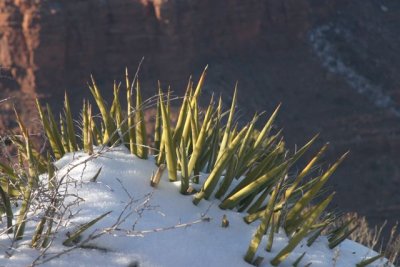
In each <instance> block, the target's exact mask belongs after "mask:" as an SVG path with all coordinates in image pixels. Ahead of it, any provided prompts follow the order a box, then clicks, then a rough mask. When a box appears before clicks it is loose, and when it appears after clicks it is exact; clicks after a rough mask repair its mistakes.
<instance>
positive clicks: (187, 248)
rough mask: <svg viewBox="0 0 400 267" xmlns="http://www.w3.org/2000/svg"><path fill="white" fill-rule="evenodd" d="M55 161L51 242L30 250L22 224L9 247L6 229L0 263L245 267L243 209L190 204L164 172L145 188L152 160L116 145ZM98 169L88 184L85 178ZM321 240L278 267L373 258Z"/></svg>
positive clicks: (248, 234)
mask: <svg viewBox="0 0 400 267" xmlns="http://www.w3.org/2000/svg"><path fill="white" fill-rule="evenodd" d="M56 166H57V168H58V169H59V171H58V174H57V176H58V177H59V178H60V177H64V178H62V179H64V181H65V185H64V188H63V189H64V190H65V193H66V198H65V203H66V204H68V203H69V204H71V206H70V207H69V209H68V212H67V213H66V214H65V216H64V218H63V220H59V221H61V222H62V223H60V224H59V225H58V228H57V229H58V230H57V233H56V235H55V238H54V240H53V243H52V245H51V246H50V248H49V249H48V250H46V251H45V253H43V250H42V251H40V250H36V249H32V248H30V247H29V244H30V239H28V237H29V236H32V233H33V232H34V227H35V222H34V221H32V222H28V223H27V226H26V234H25V236H26V239H24V240H22V241H19V242H18V244H14V246H13V247H14V249H9V247H10V245H11V243H12V234H11V235H10V236H8V235H7V234H2V235H1V236H0V252H1V255H0V266H28V265H32V263H34V264H33V265H35V264H38V265H40V266H124V267H128V266H131V267H133V266H141V267H145V266H174V267H176V266H178V267H179V266H210V267H211V266H238V267H239V266H251V265H249V264H248V263H246V262H245V261H244V260H243V257H244V254H245V252H246V250H247V248H248V245H249V242H250V240H251V239H252V236H253V233H254V232H255V230H256V228H257V224H258V223H257V222H256V223H253V224H252V225H247V224H246V223H245V222H244V221H243V216H244V215H243V214H241V213H238V212H235V211H229V210H224V211H223V210H221V209H219V208H218V200H216V199H212V200H209V201H207V200H203V201H201V202H200V203H199V205H198V206H195V205H193V204H192V201H191V196H184V195H181V194H179V186H180V182H174V183H171V182H169V181H168V177H167V172H166V171H165V172H164V174H163V177H162V178H161V182H160V183H159V185H158V186H157V187H156V188H153V187H151V186H150V177H151V175H152V173H153V172H155V171H156V169H157V167H156V166H155V164H154V161H152V160H141V159H139V158H137V157H135V156H133V155H131V154H130V153H129V151H128V150H127V149H125V147H118V148H113V149H110V150H108V151H104V153H100V154H99V156H97V157H90V156H88V155H87V154H84V153H83V152H77V153H70V154H67V155H65V156H64V157H63V158H62V159H60V160H59V161H58V162H56ZM100 168H101V171H100V174H99V176H98V177H97V179H96V181H91V180H93V177H95V175H96V173H98V171H99V169H100ZM41 178H42V179H43V180H45V179H47V178H46V177H45V176H42V177H41ZM60 179H61V178H60ZM106 212H111V213H110V214H108V215H107V216H105V217H104V218H103V219H101V220H100V221H99V222H97V223H96V224H95V225H93V226H91V227H90V228H89V229H88V230H87V231H85V232H84V233H83V234H82V237H81V239H80V241H82V240H83V241H85V240H87V242H85V243H84V248H76V247H74V246H72V247H67V246H64V245H62V243H63V241H64V240H66V238H67V235H68V234H69V233H72V232H73V231H74V229H77V227H79V225H82V224H84V223H87V222H89V221H90V220H93V219H95V218H97V217H99V216H100V215H102V214H105V213H106ZM224 215H226V217H227V219H228V220H229V227H226V228H223V227H222V226H221V222H222V218H223V216H224ZM36 222H37V221H36ZM2 223H4V221H3V222H2ZM93 237H97V238H94V239H93ZM286 244H287V237H286V236H285V234H284V233H279V234H278V235H277V236H276V238H275V239H274V245H273V248H272V251H271V252H266V251H265V249H264V248H265V246H266V242H265V240H264V241H263V243H262V244H261V245H260V248H259V250H258V253H257V255H258V256H261V257H264V261H263V262H262V264H261V266H270V263H269V261H270V260H271V259H272V258H273V257H274V256H275V255H276V253H277V252H279V250H280V249H282V248H283V247H284V246H285V245H286ZM327 244H328V242H327V240H326V238H325V237H320V238H319V239H317V240H316V241H315V242H314V244H313V245H312V246H311V247H307V245H306V244H305V242H303V243H301V244H299V246H298V247H297V248H296V249H295V251H294V252H293V253H291V254H290V256H289V257H288V258H287V259H286V260H285V261H284V262H283V263H282V264H281V265H280V266H292V264H293V262H294V261H295V260H296V259H297V258H298V257H299V256H300V255H302V254H303V252H305V253H306V254H305V256H304V258H303V259H302V260H301V263H300V264H299V266H305V265H307V264H309V263H312V265H311V266H313V267H328V266H329V267H331V266H337V267H339V266H340V267H348V266H355V264H356V263H358V262H359V261H361V260H363V259H366V258H369V257H372V256H375V255H377V253H376V252H374V251H371V250H370V249H368V248H366V247H364V246H362V245H360V244H357V243H355V242H353V241H350V240H346V241H344V242H342V243H341V244H340V245H339V246H338V247H336V248H335V249H333V250H331V249H329V248H328V245H327ZM67 250H68V251H67ZM10 255H11V256H10ZM385 261H386V260H380V261H376V262H375V263H374V264H371V265H370V266H382V265H383V264H384V262H385Z"/></svg>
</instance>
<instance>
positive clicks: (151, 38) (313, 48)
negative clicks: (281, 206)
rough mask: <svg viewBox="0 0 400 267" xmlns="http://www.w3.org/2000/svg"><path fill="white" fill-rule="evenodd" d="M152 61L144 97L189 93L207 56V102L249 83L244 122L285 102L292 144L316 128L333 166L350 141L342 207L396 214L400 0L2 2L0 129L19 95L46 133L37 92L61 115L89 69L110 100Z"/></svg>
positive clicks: (282, 123)
mask: <svg viewBox="0 0 400 267" xmlns="http://www.w3.org/2000/svg"><path fill="white" fill-rule="evenodd" d="M142 57H144V61H143V64H142V66H141V70H140V73H139V77H140V80H141V81H142V84H143V86H142V87H143V91H144V93H145V95H146V96H147V97H150V96H152V95H154V94H155V93H156V88H157V81H158V80H159V81H160V82H161V85H162V86H163V88H164V89H165V88H167V86H168V85H170V86H171V89H172V90H173V91H174V93H175V94H176V95H182V94H183V92H184V91H185V87H186V83H187V80H188V78H189V76H190V75H191V74H193V77H194V79H195V80H197V79H198V77H199V74H200V73H201V71H202V70H203V68H204V67H205V66H206V65H207V64H208V66H209V70H208V76H207V80H206V84H205V91H204V92H203V98H204V99H205V101H208V98H209V96H210V95H211V94H212V93H213V92H214V93H216V94H217V95H219V94H221V95H222V97H223V99H224V100H225V101H226V102H225V104H226V106H228V105H229V104H230V100H231V97H232V94H233V88H234V84H235V82H236V81H239V103H238V109H239V112H240V115H241V116H240V118H239V120H247V119H248V118H249V117H251V116H252V114H253V113H254V112H256V111H258V112H260V111H266V112H267V113H268V114H270V113H271V112H272V110H273V109H274V108H275V107H276V106H277V105H278V104H279V103H280V102H282V103H283V106H282V109H281V112H280V115H279V119H278V122H277V127H278V128H283V130H284V136H285V139H286V141H287V144H288V147H289V148H290V149H291V150H294V149H295V145H296V144H297V145H302V144H304V143H305V142H306V141H307V140H309V139H310V138H311V137H312V136H313V135H314V134H316V133H320V136H321V137H320V139H319V142H320V144H322V143H325V142H327V141H330V143H331V146H330V152H329V154H328V157H327V159H326V161H327V162H333V161H334V160H335V159H336V158H337V157H339V156H340V155H341V154H342V153H344V152H345V151H347V150H350V151H351V154H350V157H349V158H348V159H347V160H346V162H345V163H344V164H343V165H342V166H341V167H340V168H339V170H338V171H337V172H336V174H335V175H334V176H333V177H332V179H331V187H332V188H333V189H334V190H335V191H337V195H336V198H335V205H336V206H337V210H340V211H355V212H357V213H359V214H360V215H364V216H366V217H367V220H368V222H369V223H370V225H372V226H373V225H375V224H382V223H383V222H384V221H385V220H388V222H389V223H388V224H389V225H394V223H395V222H396V221H397V220H399V219H400V193H399V192H400V79H399V73H400V1H396V0H359V1H350V0H263V1H262V0H246V1H243V0H225V1H222V0H153V1H150V0H51V1H50V0H49V1H46V0H1V1H0V97H1V98H0V99H4V98H7V97H12V99H10V100H9V101H6V102H3V103H2V104H1V105H0V132H1V133H2V134H5V133H7V132H8V131H10V130H12V129H14V128H15V127H16V122H15V120H14V115H13V114H14V113H13V105H14V104H15V106H16V108H17V110H18V111H19V112H21V113H22V115H23V119H24V120H25V121H26V123H28V124H29V125H30V127H31V131H32V132H35V131H36V130H38V129H39V128H38V126H37V122H36V120H35V118H36V111H35V107H34V101H33V99H34V98H36V97H38V98H40V99H41V102H42V103H44V102H50V105H51V107H52V108H53V109H54V110H55V111H60V110H61V103H62V98H63V95H64V92H65V91H66V92H68V94H69V96H70V97H71V102H72V104H73V105H75V106H76V107H77V108H76V109H77V110H78V109H79V108H80V107H81V103H82V98H83V97H89V90H88V88H87V81H88V80H89V79H90V74H93V75H94V76H95V78H96V80H97V83H98V84H99V85H100V87H101V88H102V90H103V91H104V92H105V94H106V95H107V94H108V95H109V96H110V95H111V94H112V83H113V81H114V80H117V81H123V80H124V71H125V67H128V69H129V70H130V72H131V74H132V75H133V74H134V73H135V71H136V69H137V66H138V64H139V62H140V61H141V59H142ZM177 104H179V103H177ZM316 147H318V146H316Z"/></svg>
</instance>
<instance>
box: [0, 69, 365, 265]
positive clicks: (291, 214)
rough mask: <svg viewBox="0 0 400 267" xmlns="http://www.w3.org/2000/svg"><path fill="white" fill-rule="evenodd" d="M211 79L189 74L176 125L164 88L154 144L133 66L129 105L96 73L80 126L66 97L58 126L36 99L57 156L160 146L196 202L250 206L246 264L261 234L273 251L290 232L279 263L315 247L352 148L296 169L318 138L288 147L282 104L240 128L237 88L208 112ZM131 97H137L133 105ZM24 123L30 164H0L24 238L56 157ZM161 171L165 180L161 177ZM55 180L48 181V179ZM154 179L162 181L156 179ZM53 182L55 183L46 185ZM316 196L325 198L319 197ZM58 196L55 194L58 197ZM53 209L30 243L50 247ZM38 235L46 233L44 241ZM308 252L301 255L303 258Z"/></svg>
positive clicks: (336, 236)
mask: <svg viewBox="0 0 400 267" xmlns="http://www.w3.org/2000/svg"><path fill="white" fill-rule="evenodd" d="M205 76H206V70H204V72H203V73H202V75H201V77H200V79H199V81H198V83H197V84H196V85H194V83H193V81H192V80H191V79H190V80H189V83H188V86H187V91H186V94H185V96H184V97H183V101H182V105H181V107H180V111H179V114H178V119H177V121H176V123H175V124H174V125H173V123H172V121H171V111H170V93H169V92H168V93H167V95H166V96H164V93H163V92H162V91H161V89H159V94H158V99H157V115H156V120H155V130H154V146H153V149H152V150H151V151H150V150H149V146H148V144H147V133H146V124H145V121H144V115H143V114H144V108H145V107H144V103H143V101H142V97H141V91H140V84H139V82H138V81H137V80H135V79H134V81H130V80H129V77H128V73H126V88H125V90H126V94H125V96H126V102H127V107H126V108H125V109H123V108H122V106H121V101H120V97H121V96H120V94H121V93H120V91H121V88H120V86H119V85H117V84H114V99H113V101H112V103H111V105H110V106H109V105H107V103H106V101H105V100H104V98H103V97H102V95H101V93H100V90H99V88H98V86H97V85H96V82H95V81H94V79H93V78H92V83H91V85H90V86H89V88H90V91H91V93H92V95H93V98H94V100H95V104H96V107H97V109H98V110H99V112H100V116H94V115H93V110H92V105H91V104H90V102H89V101H84V102H83V107H82V112H81V123H80V127H78V126H77V125H75V124H74V121H73V116H72V110H71V107H70V104H69V100H68V97H67V95H66V96H65V101H64V113H63V114H61V115H60V118H59V123H57V122H56V119H55V117H54V115H53V113H52V112H51V109H50V107H49V106H47V108H46V111H44V110H43V109H42V107H41V105H40V104H39V102H37V108H38V111H39V115H40V120H41V122H42V125H43V129H44V132H45V135H46V137H47V138H48V141H49V145H50V151H51V156H52V157H53V158H54V159H60V158H61V157H62V156H63V155H64V154H65V153H67V152H73V151H77V150H84V151H85V152H87V153H88V154H92V153H93V147H94V146H101V145H105V146H113V145H125V146H126V147H127V148H129V150H130V152H131V153H132V154H134V155H136V156H138V157H139V158H142V159H146V158H148V156H149V153H150V152H153V153H152V154H153V155H152V156H154V158H155V160H156V163H157V165H159V166H160V169H164V167H165V166H166V168H167V170H168V177H169V180H170V181H171V182H175V181H180V183H181V188H180V193H182V194H186V195H189V194H193V203H194V204H195V205H197V204H198V203H199V202H200V201H202V199H209V198H212V197H215V198H217V199H220V205H219V206H220V208H221V209H236V210H238V211H240V212H246V213H247V215H246V216H245V217H244V220H245V222H246V223H249V224H250V223H252V222H254V221H256V220H259V221H260V224H259V226H258V228H257V231H256V232H255V234H254V237H253V239H252V240H251V242H250V245H249V248H248V251H247V253H246V255H245V258H244V259H245V261H247V262H249V263H252V264H258V263H259V262H260V260H261V258H260V257H256V258H255V255H256V252H257V249H258V247H259V245H260V243H261V240H262V239H263V238H267V246H266V248H265V249H266V250H267V251H271V249H272V246H273V241H274V234H275V233H277V232H278V231H279V230H280V229H284V231H285V232H286V234H287V235H288V237H289V238H290V241H289V242H288V244H287V246H286V247H284V248H283V249H282V250H281V251H279V252H278V253H277V254H276V255H275V256H274V257H273V258H272V259H271V260H270V263H271V264H272V265H274V266H277V265H279V264H280V263H281V262H282V261H283V260H285V259H286V258H287V257H288V255H289V254H290V253H291V252H292V251H293V250H294V249H295V247H296V246H297V245H298V244H299V243H300V241H302V240H304V239H305V238H307V239H308V242H307V244H308V245H309V246H311V245H312V243H313V242H314V241H315V240H316V239H317V238H318V237H319V236H320V235H321V233H322V231H323V230H324V229H325V228H326V227H327V226H328V225H329V224H330V223H331V222H332V221H333V219H334V218H333V217H334V216H333V215H332V214H329V213H325V212H324V211H325V209H326V207H327V206H328V204H329V203H330V202H331V200H332V198H333V195H334V194H333V193H332V194H330V195H329V196H327V197H323V194H322V189H323V187H324V185H325V184H326V182H327V180H328V178H329V177H330V176H331V175H332V173H333V172H334V171H335V170H336V168H337V167H338V166H339V164H340V163H341V162H342V161H343V159H344V158H345V156H346V154H345V155H343V156H342V157H341V158H340V159H339V160H338V161H337V162H336V163H334V164H333V165H332V166H330V167H329V168H328V169H327V170H326V171H322V170H321V169H320V168H318V167H317V166H319V165H318V164H319V160H320V159H321V157H322V156H323V154H324V152H325V151H326V149H327V147H328V145H327V144H326V145H324V146H323V147H322V148H321V149H320V150H319V152H318V153H317V154H316V155H315V156H314V157H313V158H312V159H311V161H310V162H309V163H308V164H306V166H305V167H304V168H303V169H302V170H301V171H300V172H299V173H296V174H294V175H292V174H290V173H291V169H292V167H293V166H294V165H295V164H296V163H298V161H299V159H300V158H301V157H302V156H303V155H304V154H305V153H306V152H307V151H308V150H309V149H310V147H311V146H312V145H313V143H314V142H315V140H316V139H317V136H315V137H314V138H312V139H311V140H310V141H309V142H308V143H306V144H305V145H304V146H303V147H301V148H300V149H298V150H297V151H295V152H294V153H290V152H289V151H288V150H287V149H286V148H285V143H284V141H283V138H282V136H281V131H279V132H275V133H273V131H272V127H273V123H274V120H275V118H276V116H277V113H278V110H279V106H278V107H277V108H276V110H275V111H274V112H273V113H272V115H271V116H270V117H269V118H268V119H267V120H266V122H265V124H264V126H263V127H262V129H261V131H258V130H257V129H256V128H255V124H256V123H257V122H258V121H259V120H260V117H261V116H259V115H257V114H256V115H255V116H254V118H253V120H252V121H251V122H249V123H248V124H247V125H246V126H245V127H243V128H240V127H239V126H238V124H237V123H236V122H235V110H236V102H237V91H236V88H235V92H234V96H233V100H232V104H231V107H230V109H229V111H227V112H224V111H223V108H222V100H221V99H219V100H218V103H217V104H216V105H215V103H214V98H211V101H210V104H209V106H208V107H207V108H206V109H205V111H204V112H202V111H201V109H200V107H199V101H198V99H199V96H200V94H201V90H202V87H203V83H204V80H205ZM134 98H135V103H133V100H134ZM18 121H19V122H20V128H21V132H22V133H23V138H17V137H14V138H13V142H14V143H15V144H16V145H17V147H18V153H19V155H20V157H21V166H22V165H24V163H23V161H25V162H26V163H27V166H28V171H27V172H25V173H23V174H21V173H16V172H15V171H14V169H13V168H11V167H10V166H8V165H6V164H1V165H0V170H1V173H2V177H1V187H0V189H1V190H0V195H1V197H2V200H3V203H4V205H3V206H4V207H5V212H6V214H7V219H8V220H7V222H8V229H9V231H13V230H15V237H16V239H20V238H22V236H23V234H24V225H25V221H26V216H27V213H28V210H29V205H30V197H31V192H32V190H33V188H35V186H36V185H37V181H38V175H39V174H41V173H44V172H49V180H51V177H53V172H54V170H53V167H52V164H51V160H50V157H49V156H47V157H45V156H44V155H42V154H40V153H39V152H38V151H37V150H35V149H34V148H33V147H32V145H31V142H30V138H29V135H28V134H27V130H26V129H25V127H24V126H23V124H22V122H21V121H20V119H19V118H18ZM78 129H80V132H79V130H78ZM77 136H79V138H77ZM99 171H100V170H99ZM200 173H207V175H206V177H207V178H206V179H205V180H204V181H202V180H201V179H199V177H200ZM97 175H98V174H97ZM97 175H96V176H97ZM156 176H158V179H159V178H160V174H158V175H156ZM96 178H97V177H96ZM96 178H94V180H95V179H96ZM155 180H157V179H155ZM53 182H54V181H53ZM49 183H50V184H51V181H49ZM152 183H153V179H152ZM156 183H157V181H156V182H154V183H153V185H155V184H156ZM195 183H201V184H200V186H201V189H200V190H199V191H197V192H196V190H195V189H194V188H193V187H192V185H193V184H195ZM53 187H54V185H53V186H49V188H53ZM14 197H20V198H22V205H21V209H20V212H19V214H18V216H17V220H16V224H15V226H14V227H13V226H12V219H13V214H12V209H11V202H10V198H14ZM316 197H319V198H318V199H320V200H319V201H315V199H316ZM321 199H322V200H321ZM54 201H57V200H56V198H54ZM311 203H312V204H311ZM53 206H54V205H53ZM52 213H54V210H51V208H49V210H47V211H46V214H45V215H44V216H43V218H42V220H41V221H40V222H39V223H38V225H37V229H36V232H35V234H34V236H33V238H32V246H34V247H39V246H45V245H46V241H45V240H47V239H48V236H49V235H50V233H51V224H52V221H51V218H52V216H51V214H52ZM105 215H106V214H104V215H102V216H100V217H98V218H97V219H96V220H93V221H91V222H89V223H87V224H85V225H83V226H82V227H81V228H79V229H78V230H77V231H76V232H75V233H74V234H73V235H72V236H71V237H70V238H69V239H68V240H66V241H65V242H64V243H65V244H67V245H68V244H70V243H71V242H73V241H74V239H76V238H77V236H78V235H80V234H81V233H82V232H83V231H85V230H86V229H87V228H88V227H90V226H91V225H92V224H94V223H95V222H96V221H97V220H100V219H101V218H103V217H104V216H105ZM49 218H50V219H49ZM46 220H48V221H47V231H46V232H45V233H44V229H45V224H46ZM347 228H348V227H347V225H343V226H342V227H340V228H338V229H336V230H335V231H333V232H332V233H331V235H330V238H329V246H330V247H331V248H333V247H335V246H336V245H337V244H339V243H340V242H341V241H343V240H344V239H345V238H346V237H347V236H348V235H349V234H350V233H351V231H352V230H351V229H347ZM39 240H42V241H41V245H39ZM303 256H304V255H302V256H301V257H300V258H299V259H297V260H296V262H295V264H296V265H297V264H298V263H299V262H300V261H301V259H302V258H303ZM360 264H362V263H360Z"/></svg>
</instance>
